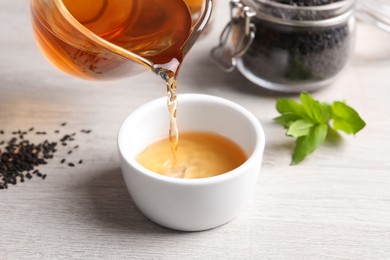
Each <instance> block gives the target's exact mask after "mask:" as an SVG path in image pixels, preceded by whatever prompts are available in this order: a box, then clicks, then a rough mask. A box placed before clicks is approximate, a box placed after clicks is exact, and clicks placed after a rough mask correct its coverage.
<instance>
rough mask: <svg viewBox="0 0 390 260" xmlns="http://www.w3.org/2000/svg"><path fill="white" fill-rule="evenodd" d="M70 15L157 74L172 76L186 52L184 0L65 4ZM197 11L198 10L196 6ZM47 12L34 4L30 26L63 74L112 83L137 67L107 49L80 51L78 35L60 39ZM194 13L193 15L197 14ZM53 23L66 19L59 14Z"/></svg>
mask: <svg viewBox="0 0 390 260" xmlns="http://www.w3.org/2000/svg"><path fill="white" fill-rule="evenodd" d="M63 3H64V5H65V6H66V8H67V10H68V11H69V12H70V13H71V15H72V16H73V17H74V18H75V19H76V20H77V21H78V22H79V23H80V24H82V25H83V26H84V27H86V28H87V29H89V30H90V31H91V32H93V33H94V34H96V35H97V36H99V37H100V38H102V39H104V40H106V41H108V42H110V43H112V44H114V45H115V46H118V47H120V48H123V49H125V50H127V51H129V52H131V53H134V54H137V55H139V56H141V57H143V58H145V59H147V60H148V61H149V62H150V63H151V64H152V66H153V67H154V68H155V69H156V70H158V69H163V70H169V71H172V72H173V74H174V75H176V74H177V70H178V68H179V66H180V64H181V62H182V60H183V53H182V48H183V47H184V45H185V43H186V41H187V40H188V38H189V34H190V31H191V26H192V23H193V21H192V15H191V12H190V9H189V7H188V6H187V5H186V3H185V2H184V1H182V0H164V1H161V0H131V1H129V0H82V1H80V0H63ZM193 8H195V9H194V12H196V7H195V6H194V7H193ZM46 11H47V10H44V8H43V7H42V6H41V5H38V4H34V2H33V4H32V21H33V29H34V32H35V36H36V39H37V41H38V44H39V46H40V47H41V50H42V52H44V53H45V54H46V56H47V57H48V58H49V60H50V61H51V62H52V63H54V64H55V65H56V66H58V67H59V68H60V69H62V70H64V71H65V72H67V73H70V74H72V75H75V76H78V77H82V78H87V79H98V80H105V79H112V78H117V77H121V76H126V75H127V74H131V73H133V70H134V67H137V66H134V63H131V62H129V60H126V59H125V58H122V59H120V57H117V56H115V55H107V52H108V51H107V50H105V49H92V48H91V49H82V43H79V42H76V43H77V44H78V45H76V44H72V43H74V42H75V38H76V37H77V36H78V35H77V32H76V33H74V34H71V33H70V34H69V35H66V34H65V35H61V36H62V37H58V35H57V34H55V33H54V32H55V31H58V28H56V27H61V26H63V27H65V28H66V26H69V25H67V23H66V21H62V20H58V21H56V22H55V23H49V22H48V20H49V17H47V13H46ZM194 14H195V13H194ZM54 19H64V18H63V17H61V16H60V15H59V16H58V17H54Z"/></svg>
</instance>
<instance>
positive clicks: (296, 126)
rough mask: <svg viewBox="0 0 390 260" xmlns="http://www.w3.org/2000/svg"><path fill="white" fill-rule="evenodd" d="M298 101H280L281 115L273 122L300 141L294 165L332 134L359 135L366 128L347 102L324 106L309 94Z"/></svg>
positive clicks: (278, 103) (278, 104)
mask: <svg viewBox="0 0 390 260" xmlns="http://www.w3.org/2000/svg"><path fill="white" fill-rule="evenodd" d="M299 100H300V101H301V103H298V102H296V101H295V100H293V99H287V98H278V99H277V101H276V110H277V111H278V112H279V113H280V114H281V115H280V116H278V117H276V118H274V120H275V121H276V122H277V123H279V124H281V125H282V126H283V127H284V128H286V129H287V132H286V135H288V136H291V137H295V138H297V139H296V144H295V148H294V153H293V155H292V162H291V163H292V164H298V163H300V162H301V161H303V160H304V159H305V158H306V156H308V155H309V154H311V153H313V152H314V151H315V150H316V149H317V148H318V147H320V146H321V145H322V144H323V143H324V142H325V140H326V139H327V137H328V136H329V133H330V132H335V131H338V130H340V131H343V132H344V133H346V134H356V133H358V132H359V131H360V130H362V129H363V128H364V127H365V125H366V123H365V122H364V121H363V119H362V118H361V117H360V116H359V114H358V113H357V112H356V111H355V110H354V109H353V108H351V107H350V106H348V105H347V104H346V103H345V102H340V101H335V102H333V104H328V103H323V102H320V101H318V100H315V99H314V98H313V97H312V96H311V95H310V94H309V93H306V92H302V93H301V94H300V97H299Z"/></svg>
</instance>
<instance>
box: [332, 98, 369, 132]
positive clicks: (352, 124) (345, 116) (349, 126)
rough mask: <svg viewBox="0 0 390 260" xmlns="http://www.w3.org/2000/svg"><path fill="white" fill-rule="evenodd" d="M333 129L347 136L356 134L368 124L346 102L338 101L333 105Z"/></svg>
mask: <svg viewBox="0 0 390 260" xmlns="http://www.w3.org/2000/svg"><path fill="white" fill-rule="evenodd" d="M332 118H333V129H335V130H341V131H343V132H345V133H347V134H356V133H357V132H359V131H360V130H362V129H363V128H364V127H365V126H366V123H365V122H364V121H363V119H362V118H361V117H360V116H359V114H358V113H357V112H356V111H355V110H354V109H353V108H351V107H350V106H348V105H347V104H345V103H344V102H339V101H336V102H334V103H333V105H332Z"/></svg>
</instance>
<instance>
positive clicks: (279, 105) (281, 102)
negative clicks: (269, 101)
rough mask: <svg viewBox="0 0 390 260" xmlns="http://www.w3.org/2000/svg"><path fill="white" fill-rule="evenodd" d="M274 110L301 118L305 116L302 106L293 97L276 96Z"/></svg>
mask: <svg viewBox="0 0 390 260" xmlns="http://www.w3.org/2000/svg"><path fill="white" fill-rule="evenodd" d="M276 110H277V111H278V112H279V113H280V114H285V113H290V114H294V115H297V116H299V117H301V118H305V117H306V112H305V109H304V108H303V106H302V105H301V104H299V103H298V102H296V101H295V100H293V99H288V98H278V99H277V100H276Z"/></svg>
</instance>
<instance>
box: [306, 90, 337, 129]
mask: <svg viewBox="0 0 390 260" xmlns="http://www.w3.org/2000/svg"><path fill="white" fill-rule="evenodd" d="M299 99H300V100H301V102H302V106H303V108H304V110H305V112H306V114H307V115H308V117H309V118H310V119H311V120H312V121H313V122H315V123H320V124H323V123H326V122H327V121H328V120H329V119H330V111H329V106H328V105H326V104H321V103H320V102H319V101H318V100H315V99H314V98H313V97H312V96H311V95H310V94H309V93H307V92H302V93H301V95H300V96H299Z"/></svg>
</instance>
